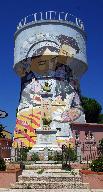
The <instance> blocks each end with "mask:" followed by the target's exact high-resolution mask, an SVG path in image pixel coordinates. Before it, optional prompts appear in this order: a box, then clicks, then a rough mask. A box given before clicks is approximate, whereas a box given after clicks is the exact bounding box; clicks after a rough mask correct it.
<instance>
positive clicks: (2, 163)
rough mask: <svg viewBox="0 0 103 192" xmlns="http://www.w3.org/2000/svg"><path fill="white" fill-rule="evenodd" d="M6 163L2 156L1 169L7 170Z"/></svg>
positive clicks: (0, 159) (0, 160)
mask: <svg viewBox="0 0 103 192" xmlns="http://www.w3.org/2000/svg"><path fill="white" fill-rule="evenodd" d="M5 169H6V164H5V161H4V159H3V158H1V157H0V171H5Z"/></svg>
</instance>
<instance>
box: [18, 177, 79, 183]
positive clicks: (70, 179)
mask: <svg viewBox="0 0 103 192" xmlns="http://www.w3.org/2000/svg"><path fill="white" fill-rule="evenodd" d="M18 181H20V182H21V181H23V182H26V181H30V182H31V181H43V182H45V181H46V182H82V179H81V177H80V176H78V177H77V176H76V177H74V176H62V177H61V176H60V177H56V175H55V176H54V177H53V176H49V177H47V176H42V175H40V176H39V175H38V176H36V177H35V176H30V177H28V176H23V175H20V176H19V177H18Z"/></svg>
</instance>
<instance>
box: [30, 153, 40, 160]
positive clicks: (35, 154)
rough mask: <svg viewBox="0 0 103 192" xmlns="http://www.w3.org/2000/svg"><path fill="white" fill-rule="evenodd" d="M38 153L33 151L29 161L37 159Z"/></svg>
mask: <svg viewBox="0 0 103 192" xmlns="http://www.w3.org/2000/svg"><path fill="white" fill-rule="evenodd" d="M39 160H40V159H39V155H38V154H37V153H33V154H32V156H31V161H39Z"/></svg>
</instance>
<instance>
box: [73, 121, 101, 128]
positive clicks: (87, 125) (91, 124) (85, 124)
mask: <svg viewBox="0 0 103 192" xmlns="http://www.w3.org/2000/svg"><path fill="white" fill-rule="evenodd" d="M71 127H72V128H77V127H79V128H103V124H97V123H77V122H74V123H71Z"/></svg>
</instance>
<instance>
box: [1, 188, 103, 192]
mask: <svg viewBox="0 0 103 192" xmlns="http://www.w3.org/2000/svg"><path fill="white" fill-rule="evenodd" d="M0 192H103V189H91V190H88V189H64V190H63V189H42V190H40V189H4V188H0Z"/></svg>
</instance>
